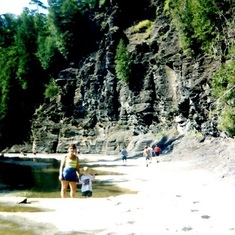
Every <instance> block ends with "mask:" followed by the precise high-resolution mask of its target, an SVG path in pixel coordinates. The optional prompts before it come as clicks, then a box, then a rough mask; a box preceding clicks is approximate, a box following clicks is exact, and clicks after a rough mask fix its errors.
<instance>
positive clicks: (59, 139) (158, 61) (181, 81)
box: [32, 3, 220, 154]
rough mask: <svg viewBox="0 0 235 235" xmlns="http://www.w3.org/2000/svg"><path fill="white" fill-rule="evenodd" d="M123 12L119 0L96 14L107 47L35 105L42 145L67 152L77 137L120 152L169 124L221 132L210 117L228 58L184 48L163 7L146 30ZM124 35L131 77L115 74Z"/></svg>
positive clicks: (63, 75) (85, 144) (95, 148)
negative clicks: (123, 22)
mask: <svg viewBox="0 0 235 235" xmlns="http://www.w3.org/2000/svg"><path fill="white" fill-rule="evenodd" d="M158 4H162V3H158ZM160 7H162V6H161V5H160ZM106 10H107V9H106ZM158 12H163V11H158ZM118 14H119V11H118V8H116V7H112V8H109V9H108V10H107V11H106V12H105V14H104V15H96V18H95V19H96V20H97V21H99V24H100V25H102V28H101V29H100V30H101V33H102V34H103V36H102V39H101V40H100V41H99V42H97V44H98V45H99V47H98V48H99V49H98V50H97V51H94V52H93V53H92V54H90V55H89V56H88V57H86V58H84V59H83V60H81V61H80V62H79V65H78V66H74V67H73V68H72V67H71V68H68V69H66V70H64V71H61V72H60V74H59V75H58V78H57V80H56V82H57V84H58V85H59V86H60V92H59V94H58V96H57V97H55V98H53V99H50V100H48V101H46V102H45V103H44V104H42V105H41V107H40V108H38V110H37V111H36V112H35V115H34V118H33V121H32V144H33V145H35V146H36V149H37V151H38V152H65V151H66V150H67V146H68V144H69V143H75V144H77V145H78V146H79V147H80V149H81V151H82V152H84V153H85V152H87V153H108V154H112V153H118V152H119V151H120V150H121V148H122V146H125V147H127V148H128V150H129V151H142V149H143V148H144V145H150V144H153V143H155V142H157V141H158V140H159V139H160V138H161V137H162V135H163V134H167V133H168V131H169V130H172V131H173V132H174V135H173V136H177V135H182V134H185V133H186V132H187V131H189V130H196V131H199V132H201V133H202V134H203V135H207V134H210V135H212V136H217V135H218V132H217V130H216V128H215V124H214V122H213V119H212V118H211V116H210V105H211V104H212V103H213V99H212V98H211V96H210V79H211V76H212V74H213V72H214V71H216V69H217V68H218V67H219V65H220V58H219V57H218V58H213V59H212V58H208V57H206V56H204V55H194V56H192V55H190V54H189V55H185V54H183V52H182V50H181V49H180V47H179V40H178V35H177V32H176V31H174V29H173V28H172V27H171V21H170V19H169V18H167V17H165V16H164V15H163V13H161V14H159V15H157V16H156V19H155V20H154V22H153V25H152V27H151V29H150V30H148V31H140V32H135V31H133V30H132V29H133V25H130V27H129V28H122V27H121V26H120V25H119V24H118V22H119V21H118ZM95 19H94V20H95ZM120 38H126V39H127V40H126V41H127V42H128V45H127V49H128V52H129V55H130V58H131V71H132V72H131V76H130V80H129V82H128V83H123V82H121V81H120V80H118V79H117V76H116V73H115V53H116V46H117V44H118V43H119V40H120Z"/></svg>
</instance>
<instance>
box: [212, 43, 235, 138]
mask: <svg viewBox="0 0 235 235" xmlns="http://www.w3.org/2000/svg"><path fill="white" fill-rule="evenodd" d="M231 51H234V46H232V47H231V48H230V53H229V55H231V57H230V60H228V61H227V62H226V63H224V64H223V65H222V66H221V68H220V69H219V70H218V71H217V73H216V74H215V75H214V76H213V79H212V82H211V85H212V95H213V96H214V97H215V98H216V99H217V100H216V103H215V104H217V106H218V107H216V108H217V109H219V110H220V112H221V115H219V116H220V117H219V125H218V128H219V129H220V130H223V131H225V132H226V133H227V134H228V135H230V136H234V135H235V79H234V77H235V60H234V58H233V57H234V55H233V54H232V53H231Z"/></svg>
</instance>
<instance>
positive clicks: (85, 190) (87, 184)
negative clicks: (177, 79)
mask: <svg viewBox="0 0 235 235" xmlns="http://www.w3.org/2000/svg"><path fill="white" fill-rule="evenodd" d="M83 172H84V173H83V175H82V177H81V183H82V187H81V192H82V196H83V197H92V181H93V180H95V174H93V175H91V174H89V169H88V167H87V166H85V167H83Z"/></svg>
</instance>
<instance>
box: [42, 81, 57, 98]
mask: <svg viewBox="0 0 235 235" xmlns="http://www.w3.org/2000/svg"><path fill="white" fill-rule="evenodd" d="M58 92H59V87H58V85H57V84H55V81H54V79H51V80H50V81H49V83H48V84H47V85H45V92H44V95H45V97H46V98H52V97H54V96H56V95H57V94H58Z"/></svg>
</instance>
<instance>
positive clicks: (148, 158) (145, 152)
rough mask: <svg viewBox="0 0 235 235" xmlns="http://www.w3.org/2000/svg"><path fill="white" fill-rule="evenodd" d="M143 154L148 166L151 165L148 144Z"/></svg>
mask: <svg viewBox="0 0 235 235" xmlns="http://www.w3.org/2000/svg"><path fill="white" fill-rule="evenodd" d="M143 156H144V158H145V161H146V167H148V166H149V161H150V153H149V148H148V146H145V147H144V151H143Z"/></svg>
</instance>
